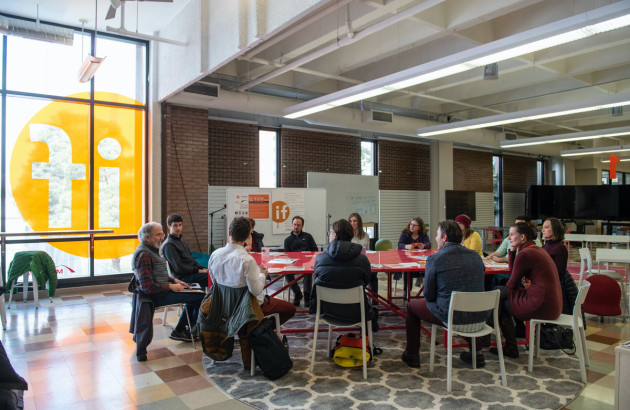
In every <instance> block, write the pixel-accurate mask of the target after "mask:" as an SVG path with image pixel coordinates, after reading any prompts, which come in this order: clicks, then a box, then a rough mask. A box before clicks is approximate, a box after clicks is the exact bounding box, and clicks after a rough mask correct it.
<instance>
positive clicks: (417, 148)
mask: <svg viewBox="0 0 630 410" xmlns="http://www.w3.org/2000/svg"><path fill="white" fill-rule="evenodd" d="M430 164H431V159H430V148H429V146H428V145H424V144H412V143H408V142H396V141H384V140H381V141H379V142H378V168H379V170H381V171H382V172H380V173H379V189H389V190H407V191H429V190H430V183H431V180H430V177H431V174H430V166H431V165H430Z"/></svg>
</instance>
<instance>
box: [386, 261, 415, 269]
mask: <svg viewBox="0 0 630 410" xmlns="http://www.w3.org/2000/svg"><path fill="white" fill-rule="evenodd" d="M385 266H387V267H388V268H417V267H418V263H417V262H405V263H388V264H385Z"/></svg>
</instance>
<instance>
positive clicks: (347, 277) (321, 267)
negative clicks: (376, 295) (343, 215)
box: [309, 219, 378, 332]
mask: <svg viewBox="0 0 630 410" xmlns="http://www.w3.org/2000/svg"><path fill="white" fill-rule="evenodd" d="M353 236H354V232H353V229H352V225H351V224H350V222H348V221H347V220H345V219H340V220H338V221H336V222H334V223H333V225H332V230H331V231H330V235H329V238H328V239H329V243H328V246H327V247H326V250H325V251H324V252H323V253H320V254H319V255H317V256H316V257H315V265H314V268H315V272H314V273H313V276H314V279H315V282H314V285H321V286H325V287H327V288H333V289H350V288H354V287H356V286H359V285H361V286H363V287H364V288H365V287H366V286H367V285H368V284H369V283H370V274H371V270H372V267H371V265H370V261H369V260H368V258H367V256H365V255H363V254H362V253H361V250H362V249H363V248H362V247H361V245H359V244H356V243H353V242H351V241H352V237H353ZM316 289H317V288H316V287H315V286H313V292H312V294H311V306H310V310H309V313H311V314H314V313H317V312H316V311H317V293H316V292H317V291H316ZM370 300H371V299H369V298H368V297H367V295H365V318H366V320H372V331H374V332H376V331H378V322H377V320H378V311H377V310H376V309H373V308H372V304H371V303H370ZM321 313H323V315H324V316H325V317H326V316H328V317H330V318H332V319H338V320H348V321H356V320H357V318H360V317H361V311H360V308H359V305H358V304H356V305H342V304H335V303H327V302H322V303H321Z"/></svg>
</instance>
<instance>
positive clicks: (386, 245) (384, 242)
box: [374, 239, 392, 251]
mask: <svg viewBox="0 0 630 410" xmlns="http://www.w3.org/2000/svg"><path fill="white" fill-rule="evenodd" d="M391 248H392V241H390V240H389V239H379V240H378V241H376V244H375V245H374V249H375V250H376V251H386V250H389V249H391Z"/></svg>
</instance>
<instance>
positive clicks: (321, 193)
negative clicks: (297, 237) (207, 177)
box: [215, 187, 328, 248]
mask: <svg viewBox="0 0 630 410" xmlns="http://www.w3.org/2000/svg"><path fill="white" fill-rule="evenodd" d="M274 191H284V192H303V193H304V214H303V215H299V216H301V217H302V218H304V232H308V233H310V234H311V235H313V238H314V239H315V243H316V244H317V246H318V247H319V248H324V247H325V246H326V242H327V239H328V226H327V224H326V190H325V189H305V188H254V187H252V188H245V187H233V188H231V187H228V188H227V190H226V198H225V201H226V204H227V209H226V213H225V215H226V222H227V226H228V227H229V226H230V222H231V221H232V220H233V219H234V217H235V216H240V215H238V214H237V213H238V210H237V209H235V208H236V206H235V203H236V201H235V198H236V196H237V195H258V194H268V195H269V198H270V201H271V199H272V198H273V192H274ZM270 205H271V204H270ZM293 216H294V215H291V216H290V218H292V217H293ZM255 219H256V227H255V228H254V229H255V230H256V232H259V233H262V234H264V235H265V237H264V238H263V243H264V245H265V246H269V247H274V248H275V247H283V246H284V240H285V238H286V237H287V236H289V234H290V232H287V233H283V234H277V235H274V234H273V232H272V227H273V225H272V224H273V222H272V220H271V206H270V207H269V215H268V217H267V219H261V218H255ZM226 235H227V232H226ZM215 242H216V241H215Z"/></svg>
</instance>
